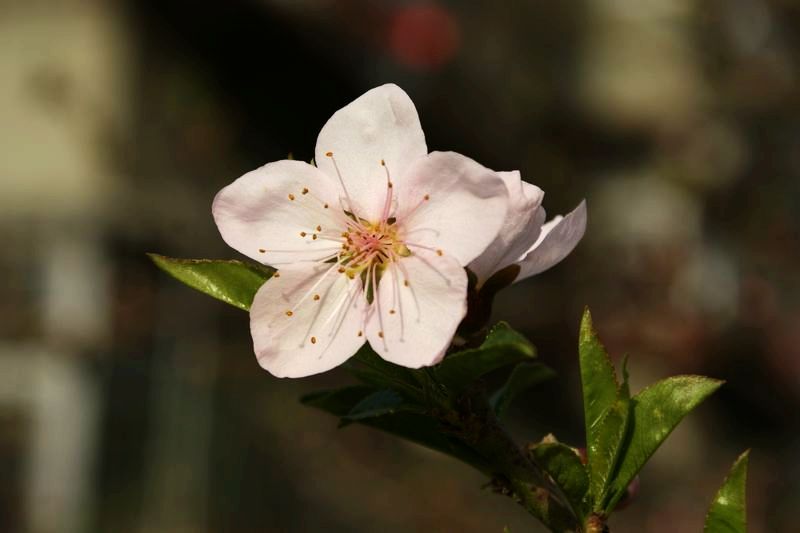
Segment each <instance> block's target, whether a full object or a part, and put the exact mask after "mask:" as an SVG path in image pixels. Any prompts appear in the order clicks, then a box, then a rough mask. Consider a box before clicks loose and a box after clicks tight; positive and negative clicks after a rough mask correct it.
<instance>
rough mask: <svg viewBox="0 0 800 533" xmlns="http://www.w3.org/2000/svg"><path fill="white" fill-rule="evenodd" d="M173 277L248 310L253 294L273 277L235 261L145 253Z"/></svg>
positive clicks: (262, 268) (258, 267) (269, 271)
mask: <svg viewBox="0 0 800 533" xmlns="http://www.w3.org/2000/svg"><path fill="white" fill-rule="evenodd" d="M147 255H148V256H149V257H150V259H151V260H152V261H153V263H155V264H156V266H158V267H159V268H160V269H161V270H163V271H164V272H166V273H168V274H169V275H170V276H172V277H173V278H175V279H177V280H178V281H181V282H183V283H185V284H186V285H188V286H189V287H191V288H193V289H197V290H198V291H200V292H204V293H206V294H208V295H209V296H213V297H214V298H216V299H218V300H222V301H223V302H225V303H228V304H231V305H232V306H234V307H238V308H239V309H244V310H245V311H248V310H249V309H250V305H251V304H252V303H253V297H254V296H255V295H256V291H258V289H259V288H260V287H261V285H263V284H264V282H265V281H267V280H268V279H269V278H271V277H272V274H273V273H274V272H275V271H274V270H273V269H271V268H269V267H265V266H261V265H252V264H248V263H243V262H242V261H236V260H233V259H232V260H218V259H175V258H172V257H165V256H163V255H158V254H147Z"/></svg>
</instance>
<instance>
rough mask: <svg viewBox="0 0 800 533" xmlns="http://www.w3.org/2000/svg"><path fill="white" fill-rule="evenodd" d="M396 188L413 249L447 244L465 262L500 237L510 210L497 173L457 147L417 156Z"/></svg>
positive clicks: (400, 218)
mask: <svg viewBox="0 0 800 533" xmlns="http://www.w3.org/2000/svg"><path fill="white" fill-rule="evenodd" d="M395 189H396V191H397V202H398V207H397V221H398V224H399V225H400V226H401V227H402V228H403V231H404V232H405V234H404V237H405V239H406V240H407V241H408V244H409V246H410V247H411V248H412V250H413V249H414V248H413V246H415V245H416V246H421V247H425V248H428V249H430V250H443V251H444V252H445V253H446V254H448V255H450V256H452V257H454V258H455V259H456V260H457V261H458V262H459V263H460V264H461V265H467V264H469V262H470V261H472V260H473V259H475V257H477V256H478V255H480V254H481V253H482V252H483V251H484V250H485V249H486V247H487V246H488V245H489V244H490V243H491V242H492V241H493V240H494V239H495V237H497V232H498V230H499V229H500V227H501V226H502V224H503V221H504V220H505V216H506V211H507V210H508V192H507V191H506V186H505V184H504V183H503V180H502V179H501V178H500V177H499V176H498V175H497V173H496V172H494V171H492V170H490V169H488V168H486V167H484V166H482V165H480V164H478V163H476V162H475V161H473V160H472V159H470V158H468V157H464V156H463V155H461V154H457V153H455V152H432V153H431V154H429V155H428V156H427V157H424V158H422V159H418V160H417V162H416V163H415V164H414V165H412V166H411V168H409V170H408V173H407V175H406V176H405V178H404V179H403V181H402V182H401V183H400V184H399V185H398V186H397V187H395Z"/></svg>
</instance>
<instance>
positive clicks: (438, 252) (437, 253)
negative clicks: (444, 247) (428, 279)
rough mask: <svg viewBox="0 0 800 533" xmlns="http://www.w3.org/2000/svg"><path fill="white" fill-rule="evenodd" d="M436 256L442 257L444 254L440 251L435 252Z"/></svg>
mask: <svg viewBox="0 0 800 533" xmlns="http://www.w3.org/2000/svg"><path fill="white" fill-rule="evenodd" d="M436 255H438V256H439V257H441V256H443V255H444V252H443V251H441V250H436Z"/></svg>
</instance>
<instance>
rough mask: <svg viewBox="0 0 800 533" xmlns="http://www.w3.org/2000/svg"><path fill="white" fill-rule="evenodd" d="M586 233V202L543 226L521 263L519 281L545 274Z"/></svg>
mask: <svg viewBox="0 0 800 533" xmlns="http://www.w3.org/2000/svg"><path fill="white" fill-rule="evenodd" d="M585 231H586V201H585V200H584V201H582V202H581V203H580V204H578V207H576V208H575V209H574V210H573V211H572V212H571V213H569V214H568V215H567V216H565V217H561V216H557V217H555V218H554V219H553V220H551V221H549V222H547V223H546V224H545V225H543V226H542V233H541V235H539V239H538V240H537V241H536V243H534V245H533V246H532V247H531V249H530V251H529V252H528V253H527V254H526V255H525V257H523V258H522V259H521V260H520V261H519V265H520V273H519V275H518V276H517V281H519V280H521V279H525V278H528V277H530V276H533V275H536V274H539V273H540V272H544V271H545V270H547V269H548V268H550V267H551V266H553V265H555V264H557V263H558V262H559V261H561V260H562V259H564V258H565V257H567V255H569V253H570V252H571V251H572V250H573V249H574V248H575V246H577V245H578V242H580V240H581V239H582V238H583V234H584V232H585Z"/></svg>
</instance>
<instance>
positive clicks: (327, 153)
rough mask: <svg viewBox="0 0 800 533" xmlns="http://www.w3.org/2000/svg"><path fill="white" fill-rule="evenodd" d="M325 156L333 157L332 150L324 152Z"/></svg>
mask: <svg viewBox="0 0 800 533" xmlns="http://www.w3.org/2000/svg"><path fill="white" fill-rule="evenodd" d="M325 156H326V157H333V152H325Z"/></svg>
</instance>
